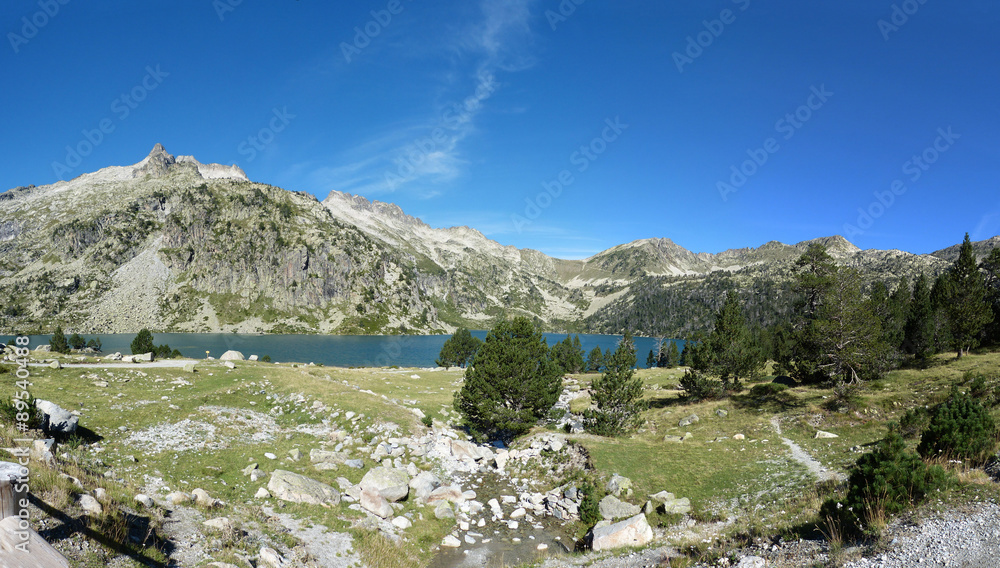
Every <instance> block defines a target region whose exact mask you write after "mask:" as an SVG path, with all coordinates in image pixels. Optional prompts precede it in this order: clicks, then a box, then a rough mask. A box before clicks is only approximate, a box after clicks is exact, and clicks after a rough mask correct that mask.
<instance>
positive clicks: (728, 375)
mask: <svg viewBox="0 0 1000 568" xmlns="http://www.w3.org/2000/svg"><path fill="white" fill-rule="evenodd" d="M701 349H704V352H703V356H702V357H700V358H696V359H697V360H696V365H695V368H696V369H697V370H700V371H707V372H710V373H712V374H714V375H718V376H719V378H720V379H722V384H723V387H724V388H725V389H726V390H737V391H738V390H739V389H740V388H741V386H740V379H745V378H749V377H752V376H755V375H756V374H758V373H760V371H761V370H762V369H763V368H764V362H765V360H764V354H763V353H761V351H760V349H759V348H758V347H757V345H756V344H755V342H754V341H753V336H752V334H751V333H750V329H749V328H748V327H747V323H746V319H744V317H743V311H742V308H741V307H740V301H739V297H738V296H737V295H736V292H734V291H732V290H730V291H729V292H728V293H727V294H726V301H725V303H724V304H723V306H722V309H721V310H719V313H718V314H717V315H716V317H715V329H713V330H712V333H711V334H709V336H708V339H707V340H706V341H705V345H704V346H703V347H702V348H700V349H699V351H700V350H701Z"/></svg>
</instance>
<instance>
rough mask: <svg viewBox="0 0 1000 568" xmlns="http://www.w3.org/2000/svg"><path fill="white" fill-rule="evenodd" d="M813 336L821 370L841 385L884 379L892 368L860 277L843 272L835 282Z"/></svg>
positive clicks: (880, 326)
mask: <svg viewBox="0 0 1000 568" xmlns="http://www.w3.org/2000/svg"><path fill="white" fill-rule="evenodd" d="M810 332H811V334H812V341H813V343H814V345H815V346H816V347H817V351H816V354H815V357H816V359H815V362H816V366H817V368H818V369H820V370H821V371H822V372H823V373H825V374H826V376H827V377H829V378H831V379H833V380H834V381H835V382H836V383H838V384H854V383H857V382H860V381H862V380H865V379H873V378H878V377H881V376H882V374H883V373H884V372H885V371H887V370H888V369H889V368H890V367H891V364H892V355H891V350H890V349H889V347H888V346H887V345H886V344H885V342H884V341H883V340H882V324H881V322H880V321H879V319H878V316H877V315H876V314H875V311H874V309H873V308H872V305H871V302H870V301H866V299H865V298H864V296H862V294H861V275H860V274H859V273H858V271H857V270H855V269H853V268H842V269H840V270H838V271H837V272H836V273H835V274H834V275H833V278H832V281H831V286H830V288H829V290H828V293H827V294H825V295H824V298H823V305H822V308H821V309H820V310H819V311H818V313H817V317H816V319H814V320H813V321H812V324H811V327H810Z"/></svg>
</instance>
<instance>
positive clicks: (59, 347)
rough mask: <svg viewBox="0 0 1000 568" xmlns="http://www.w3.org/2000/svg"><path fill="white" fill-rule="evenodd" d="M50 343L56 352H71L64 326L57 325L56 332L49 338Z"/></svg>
mask: <svg viewBox="0 0 1000 568" xmlns="http://www.w3.org/2000/svg"><path fill="white" fill-rule="evenodd" d="M49 345H50V348H51V349H52V350H53V351H55V352H56V353H69V342H68V341H66V336H65V335H63V330H62V326H56V331H55V333H53V334H52V338H51V339H49Z"/></svg>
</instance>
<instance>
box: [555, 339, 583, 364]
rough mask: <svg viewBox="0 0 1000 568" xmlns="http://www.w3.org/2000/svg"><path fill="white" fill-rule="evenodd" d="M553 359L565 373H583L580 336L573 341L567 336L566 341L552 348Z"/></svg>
mask: <svg viewBox="0 0 1000 568" xmlns="http://www.w3.org/2000/svg"><path fill="white" fill-rule="evenodd" d="M552 359H553V360H554V361H555V362H556V364H557V365H559V367H560V368H561V369H562V370H563V372H564V373H579V372H581V371H583V367H584V362H583V348H582V347H580V336H579V335H577V336H576V339H575V340H573V339H571V338H570V336H569V335H568V334H567V335H566V339H563V340H562V341H560V342H559V343H556V344H555V345H553V346H552Z"/></svg>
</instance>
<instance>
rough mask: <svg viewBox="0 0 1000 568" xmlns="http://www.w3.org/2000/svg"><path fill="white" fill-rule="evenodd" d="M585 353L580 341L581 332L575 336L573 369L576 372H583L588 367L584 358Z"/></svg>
mask: <svg viewBox="0 0 1000 568" xmlns="http://www.w3.org/2000/svg"><path fill="white" fill-rule="evenodd" d="M584 355H585V353H584V351H583V344H582V343H580V334H576V335H574V336H573V358H572V361H573V369H575V370H574V371H573V372H574V373H582V372H583V370H584V369H585V368H586V366H587V363H586V361H584V360H583V357H584Z"/></svg>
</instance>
